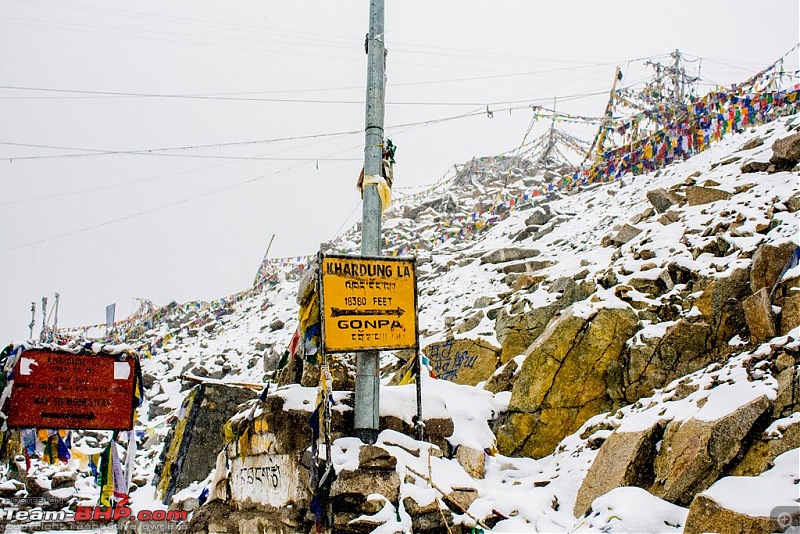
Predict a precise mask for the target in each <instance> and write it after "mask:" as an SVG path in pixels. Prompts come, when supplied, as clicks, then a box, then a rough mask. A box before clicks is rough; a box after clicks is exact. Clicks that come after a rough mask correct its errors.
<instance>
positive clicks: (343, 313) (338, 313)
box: [331, 306, 406, 317]
mask: <svg viewBox="0 0 800 534" xmlns="http://www.w3.org/2000/svg"><path fill="white" fill-rule="evenodd" d="M405 312H406V311H405V310H404V309H403V308H400V307H399V306H398V307H397V308H395V309H393V310H342V309H340V308H331V317H347V316H356V317H358V316H363V315H396V316H398V317H400V316H401V315H403V314H404V313H405Z"/></svg>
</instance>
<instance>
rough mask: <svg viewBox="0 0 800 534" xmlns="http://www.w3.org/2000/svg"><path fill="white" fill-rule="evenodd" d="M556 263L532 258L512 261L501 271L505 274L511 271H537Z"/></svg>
mask: <svg viewBox="0 0 800 534" xmlns="http://www.w3.org/2000/svg"><path fill="white" fill-rule="evenodd" d="M553 265H555V262H554V261H550V260H531V261H521V262H517V263H510V264H508V265H505V266H503V267H501V268H500V272H502V273H504V274H509V273H535V272H537V271H541V270H542V269H547V268H548V267H552V266H553Z"/></svg>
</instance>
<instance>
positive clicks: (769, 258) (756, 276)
mask: <svg viewBox="0 0 800 534" xmlns="http://www.w3.org/2000/svg"><path fill="white" fill-rule="evenodd" d="M796 247H797V245H795V244H794V243H792V242H786V243H782V244H780V245H777V246H776V245H770V244H764V245H761V246H760V247H758V250H756V253H755V254H754V255H753V266H752V268H751V269H750V288H751V290H752V291H753V293H755V292H756V291H758V290H759V289H761V288H762V287H766V288H767V290H768V291H772V288H773V286H775V283H776V282H777V281H778V276H780V274H781V271H783V267H784V266H785V265H786V262H787V261H789V258H791V257H792V254H793V253H794V249H795V248H796Z"/></svg>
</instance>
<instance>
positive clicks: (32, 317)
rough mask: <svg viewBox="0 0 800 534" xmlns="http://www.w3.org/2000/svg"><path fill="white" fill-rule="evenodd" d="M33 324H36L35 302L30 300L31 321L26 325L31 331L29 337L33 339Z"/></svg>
mask: <svg viewBox="0 0 800 534" xmlns="http://www.w3.org/2000/svg"><path fill="white" fill-rule="evenodd" d="M35 325H36V303H35V302H31V322H30V324H29V325H28V328H29V329H30V331H31V333H30V339H33V327H34V326H35Z"/></svg>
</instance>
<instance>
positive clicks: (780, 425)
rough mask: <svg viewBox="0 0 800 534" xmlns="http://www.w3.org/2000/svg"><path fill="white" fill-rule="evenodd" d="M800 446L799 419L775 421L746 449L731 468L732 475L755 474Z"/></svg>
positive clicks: (766, 468) (768, 467) (758, 473)
mask: <svg viewBox="0 0 800 534" xmlns="http://www.w3.org/2000/svg"><path fill="white" fill-rule="evenodd" d="M798 447H800V421H798V420H793V419H791V418H787V419H786V420H785V421H784V422H781V421H776V422H775V423H773V424H772V425H770V427H769V428H768V429H767V430H766V431H764V433H763V434H761V436H760V437H759V438H758V439H757V440H756V441H754V442H753V444H752V445H750V447H749V448H748V449H747V452H746V453H745V455H744V457H742V459H741V460H740V461H739V463H737V464H736V466H735V467H734V468H733V469H731V471H730V474H731V475H733V476H756V475H760V474H761V473H763V472H764V471H766V470H768V469H770V468H771V467H772V466H773V465H774V462H775V458H777V457H778V456H780V455H781V454H783V453H784V452H786V451H790V450H792V449H796V448H798Z"/></svg>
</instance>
